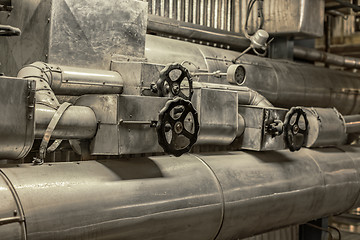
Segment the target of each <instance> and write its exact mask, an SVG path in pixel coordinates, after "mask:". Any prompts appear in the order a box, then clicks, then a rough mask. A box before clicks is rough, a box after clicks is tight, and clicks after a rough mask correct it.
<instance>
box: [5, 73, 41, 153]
mask: <svg viewBox="0 0 360 240" xmlns="http://www.w3.org/2000/svg"><path fill="white" fill-rule="evenodd" d="M0 82H1V84H0V109H1V114H0V123H1V124H0V133H1V137H0V159H6V158H8V159H20V158H23V157H25V156H26V155H27V154H28V153H29V151H30V150H31V147H32V144H33V140H34V125H35V124H34V112H35V98H34V96H35V83H34V81H31V80H23V79H17V78H7V77H0Z"/></svg>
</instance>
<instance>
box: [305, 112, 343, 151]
mask: <svg viewBox="0 0 360 240" xmlns="http://www.w3.org/2000/svg"><path fill="white" fill-rule="evenodd" d="M302 109H303V110H304V112H305V114H306V118H307V120H308V121H309V133H308V136H307V137H306V142H305V146H306V147H328V146H339V145H343V144H345V142H346V138H347V135H346V126H345V120H344V117H343V116H342V115H341V114H340V113H339V112H338V111H337V110H336V109H331V108H330V109H328V108H302Z"/></svg>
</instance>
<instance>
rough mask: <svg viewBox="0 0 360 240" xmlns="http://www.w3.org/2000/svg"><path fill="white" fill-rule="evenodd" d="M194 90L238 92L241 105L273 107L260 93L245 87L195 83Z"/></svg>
mask: <svg viewBox="0 0 360 240" xmlns="http://www.w3.org/2000/svg"><path fill="white" fill-rule="evenodd" d="M193 87H194V88H209V89H218V90H229V91H236V92H237V93H238V104H239V105H251V106H257V107H273V105H272V104H271V103H270V102H269V101H268V100H267V99H266V98H265V97H264V96H263V95H261V94H260V93H258V92H256V91H254V90H252V89H250V88H248V87H243V86H236V85H230V86H229V85H221V84H214V83H204V82H193Z"/></svg>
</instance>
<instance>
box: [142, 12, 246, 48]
mask: <svg viewBox="0 0 360 240" xmlns="http://www.w3.org/2000/svg"><path fill="white" fill-rule="evenodd" d="M147 29H148V32H150V33H151V32H155V33H161V34H166V35H170V36H174V37H182V38H186V39H189V40H199V41H204V42H210V43H223V44H224V45H225V47H226V46H227V45H229V46H231V47H232V49H237V50H243V49H245V48H247V47H249V45H250V41H249V40H248V39H247V38H245V37H244V36H243V35H240V34H235V33H231V34H230V33H229V32H228V31H224V30H219V29H214V28H210V27H206V26H201V25H195V24H192V23H187V22H182V21H177V20H174V19H170V18H165V17H160V16H156V15H152V14H150V15H149V16H148V25H147Z"/></svg>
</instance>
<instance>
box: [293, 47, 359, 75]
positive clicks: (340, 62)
mask: <svg viewBox="0 0 360 240" xmlns="http://www.w3.org/2000/svg"><path fill="white" fill-rule="evenodd" d="M294 57H295V58H298V59H304V60H309V61H314V62H324V63H327V64H331V65H336V66H341V67H346V68H356V69H360V59H359V58H354V57H345V56H340V55H336V54H332V53H328V52H323V51H318V50H316V49H313V48H307V47H300V46H295V47H294Z"/></svg>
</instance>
